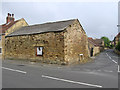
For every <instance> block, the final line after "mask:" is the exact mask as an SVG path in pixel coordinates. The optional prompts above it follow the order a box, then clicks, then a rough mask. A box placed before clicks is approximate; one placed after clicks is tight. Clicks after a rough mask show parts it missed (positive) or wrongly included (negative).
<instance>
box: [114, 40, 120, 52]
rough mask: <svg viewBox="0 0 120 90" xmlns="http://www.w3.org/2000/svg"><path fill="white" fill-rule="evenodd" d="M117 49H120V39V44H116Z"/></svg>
mask: <svg viewBox="0 0 120 90" xmlns="http://www.w3.org/2000/svg"><path fill="white" fill-rule="evenodd" d="M115 49H117V50H118V51H120V41H119V42H118V44H117V45H116V47H115Z"/></svg>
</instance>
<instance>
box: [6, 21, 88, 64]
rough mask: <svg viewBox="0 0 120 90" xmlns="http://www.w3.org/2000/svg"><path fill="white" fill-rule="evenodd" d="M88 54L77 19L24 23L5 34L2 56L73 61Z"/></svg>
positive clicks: (86, 56)
mask: <svg viewBox="0 0 120 90" xmlns="http://www.w3.org/2000/svg"><path fill="white" fill-rule="evenodd" d="M80 55H82V57H83V58H81V57H80ZM88 57H89V52H88V38H87V35H86V33H85V31H84V30H83V28H82V26H81V24H80V22H79V20H78V19H72V20H66V21H57V22H49V23H44V24H37V25H30V26H25V27H22V28H20V29H19V30H17V31H15V32H13V33H11V34H9V35H7V36H6V38H5V59H18V60H19V59H23V60H36V61H41V62H44V63H51V64H72V63H74V62H76V61H79V60H82V59H83V60H87V58H88Z"/></svg>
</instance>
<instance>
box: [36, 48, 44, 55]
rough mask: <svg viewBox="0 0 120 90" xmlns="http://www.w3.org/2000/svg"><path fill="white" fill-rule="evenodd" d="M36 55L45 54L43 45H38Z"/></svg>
mask: <svg viewBox="0 0 120 90" xmlns="http://www.w3.org/2000/svg"><path fill="white" fill-rule="evenodd" d="M36 55H37V56H42V55H43V47H41V46H39V47H36Z"/></svg>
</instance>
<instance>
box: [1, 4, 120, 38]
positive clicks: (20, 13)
mask: <svg viewBox="0 0 120 90" xmlns="http://www.w3.org/2000/svg"><path fill="white" fill-rule="evenodd" d="M7 13H11V14H12V13H13V14H14V15H15V20H17V19H21V18H24V19H25V20H26V21H27V23H28V24H29V25H34V24H41V23H46V22H55V21H61V20H69V19H79V21H80V23H81V25H82V27H83V29H84V30H85V32H86V34H87V36H88V37H93V38H101V37H102V36H106V37H108V38H109V39H110V40H113V39H114V37H115V36H116V35H117V33H118V28H117V25H118V3H117V2H3V3H2V15H1V16H2V23H0V24H3V23H5V22H6V17H7Z"/></svg>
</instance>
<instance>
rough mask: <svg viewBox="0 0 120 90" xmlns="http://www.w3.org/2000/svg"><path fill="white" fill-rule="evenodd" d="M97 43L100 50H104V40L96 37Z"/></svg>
mask: <svg viewBox="0 0 120 90" xmlns="http://www.w3.org/2000/svg"><path fill="white" fill-rule="evenodd" d="M94 41H95V43H96V44H97V45H98V46H99V47H100V51H103V50H104V40H102V39H94Z"/></svg>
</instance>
